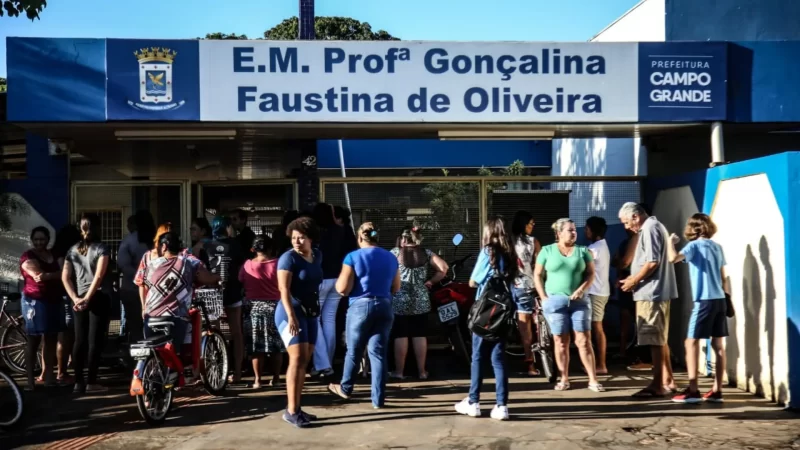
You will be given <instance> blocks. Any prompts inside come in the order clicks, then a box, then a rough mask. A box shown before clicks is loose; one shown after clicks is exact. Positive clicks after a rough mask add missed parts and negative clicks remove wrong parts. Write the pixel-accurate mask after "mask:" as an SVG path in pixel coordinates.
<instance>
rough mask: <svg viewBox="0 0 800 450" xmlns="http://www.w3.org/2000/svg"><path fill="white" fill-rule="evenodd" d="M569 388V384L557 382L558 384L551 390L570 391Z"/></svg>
mask: <svg viewBox="0 0 800 450" xmlns="http://www.w3.org/2000/svg"><path fill="white" fill-rule="evenodd" d="M570 387H571V386H570V384H569V383H562V382H559V383H557V384H556V386H555V387H554V388H553V389H554V390H556V391H568V390H569V389H570Z"/></svg>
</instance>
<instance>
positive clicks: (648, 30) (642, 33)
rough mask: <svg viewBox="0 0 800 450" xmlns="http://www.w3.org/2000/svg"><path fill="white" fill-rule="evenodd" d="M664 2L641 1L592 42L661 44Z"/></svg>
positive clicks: (664, 10)
mask: <svg viewBox="0 0 800 450" xmlns="http://www.w3.org/2000/svg"><path fill="white" fill-rule="evenodd" d="M665 3H666V0H642V1H641V2H639V3H638V4H637V5H636V6H634V7H633V8H631V9H630V10H629V11H628V12H627V13H625V14H624V15H623V16H622V17H620V18H619V19H617V20H616V21H615V22H614V23H612V24H611V25H609V26H607V27H606V28H605V29H604V30H603V31H601V32H600V33H598V34H597V35H596V36H595V37H593V38H592V39H591V41H592V42H663V41H664V40H666V17H665V16H666V5H665Z"/></svg>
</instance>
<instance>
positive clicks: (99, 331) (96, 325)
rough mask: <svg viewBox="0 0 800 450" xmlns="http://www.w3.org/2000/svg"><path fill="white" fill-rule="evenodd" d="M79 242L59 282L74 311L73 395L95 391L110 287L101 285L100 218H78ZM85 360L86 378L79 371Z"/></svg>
mask: <svg viewBox="0 0 800 450" xmlns="http://www.w3.org/2000/svg"><path fill="white" fill-rule="evenodd" d="M80 231H81V241H80V242H78V243H77V244H75V245H74V246H73V247H72V248H71V249H70V250H69V252H67V256H66V258H65V260H64V269H63V272H62V273H61V281H62V282H63V283H64V288H65V289H66V291H67V295H68V296H69V298H70V299H72V303H73V305H74V306H73V309H74V310H75V347H74V348H73V352H72V361H73V364H74V369H75V393H77V394H82V393H84V392H99V391H104V390H105V388H104V387H102V386H100V385H98V384H97V369H98V367H99V365H100V355H101V352H102V351H103V346H104V345H105V338H106V330H107V328H108V318H109V313H110V311H111V298H110V297H109V294H110V292H111V289H110V286H108V285H107V284H106V283H105V275H106V270H107V269H108V261H109V254H110V253H109V250H108V247H106V246H105V245H104V244H103V243H102V242H101V238H100V218H99V217H98V216H97V215H96V214H86V213H84V214H83V215H82V216H81V222H80ZM87 356H88V358H89V362H88V365H89V376H88V379H86V378H84V374H83V369H84V367H85V366H86V358H87Z"/></svg>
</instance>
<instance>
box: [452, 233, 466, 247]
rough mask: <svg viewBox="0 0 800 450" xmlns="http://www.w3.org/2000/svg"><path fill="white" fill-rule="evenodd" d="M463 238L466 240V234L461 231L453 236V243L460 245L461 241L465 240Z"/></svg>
mask: <svg viewBox="0 0 800 450" xmlns="http://www.w3.org/2000/svg"><path fill="white" fill-rule="evenodd" d="M463 240H464V236H462V235H461V233H459V234H457V235H455V236H453V245H455V246H456V247H458V246H459V245H461V241H463Z"/></svg>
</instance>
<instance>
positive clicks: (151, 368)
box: [136, 355, 173, 425]
mask: <svg viewBox="0 0 800 450" xmlns="http://www.w3.org/2000/svg"><path fill="white" fill-rule="evenodd" d="M166 372H167V371H166V369H165V368H164V367H163V366H162V365H161V364H160V363H159V361H158V359H156V358H155V357H153V356H152V355H151V356H149V357H148V358H147V360H146V361H145V363H144V371H143V372H142V389H143V390H144V394H142V395H137V396H136V406H137V407H138V408H139V414H141V415H142V418H143V419H144V420H145V422H147V423H148V424H150V425H161V424H162V423H164V421H165V420H166V419H167V413H169V410H170V408H171V407H172V394H173V390H172V388H170V389H166V388H165V387H164V385H165V384H166V381H167V380H166Z"/></svg>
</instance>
